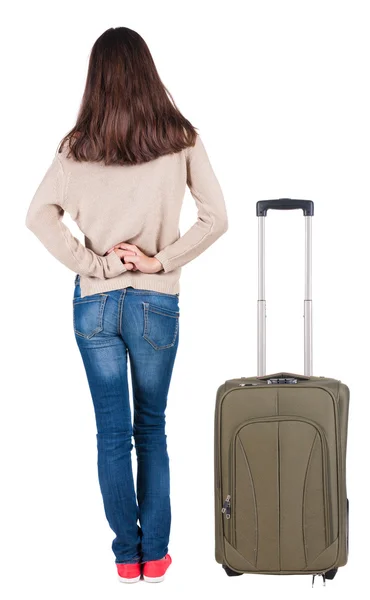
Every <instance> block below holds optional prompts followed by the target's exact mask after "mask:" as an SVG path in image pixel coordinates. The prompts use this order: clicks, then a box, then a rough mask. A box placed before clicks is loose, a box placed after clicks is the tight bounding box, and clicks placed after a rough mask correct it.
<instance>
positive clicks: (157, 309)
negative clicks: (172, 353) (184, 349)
mask: <svg viewBox="0 0 370 600" xmlns="http://www.w3.org/2000/svg"><path fill="white" fill-rule="evenodd" d="M143 308H144V333H143V337H144V339H146V341H147V342H149V344H150V345H151V346H153V348H155V350H164V349H165V348H172V347H173V346H174V345H175V343H176V339H177V335H178V331H179V316H180V312H179V311H177V310H172V309H169V308H167V307H166V308H164V307H163V306H157V305H156V304H153V303H152V302H143Z"/></svg>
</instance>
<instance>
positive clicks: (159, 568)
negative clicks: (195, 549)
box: [143, 554, 172, 583]
mask: <svg viewBox="0 0 370 600" xmlns="http://www.w3.org/2000/svg"><path fill="white" fill-rule="evenodd" d="M171 563H172V558H171V557H170V555H169V554H166V556H165V557H164V558H160V559H159V560H149V561H148V562H146V563H144V566H143V577H144V581H148V582H149V583H158V582H159V581H163V579H164V575H165V573H166V571H167V569H168V567H169V566H170V564H171Z"/></svg>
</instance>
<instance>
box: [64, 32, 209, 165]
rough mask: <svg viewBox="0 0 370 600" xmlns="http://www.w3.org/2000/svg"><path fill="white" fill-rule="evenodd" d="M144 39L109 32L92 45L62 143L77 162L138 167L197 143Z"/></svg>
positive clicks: (194, 130)
mask: <svg viewBox="0 0 370 600" xmlns="http://www.w3.org/2000/svg"><path fill="white" fill-rule="evenodd" d="M196 136H197V132H196V128H195V127H193V125H192V124H191V123H190V122H189V121H188V120H187V119H185V117H184V116H183V115H182V114H181V112H180V111H179V109H178V108H177V106H176V104H175V101H174V99H173V98H172V96H171V94H170V92H169V91H168V90H167V88H166V87H165V85H164V84H163V83H162V81H161V79H160V77H159V74H158V71H157V69H156V66H155V64H154V61H153V58H152V55H151V53H150V51H149V48H148V46H147V44H146V43H145V41H144V40H143V38H142V37H141V36H140V35H139V34H138V33H136V31H133V30H132V29H129V28H128V27H111V28H110V29H107V30H106V31H105V32H104V33H103V34H102V35H101V36H100V37H99V38H98V39H97V40H96V42H95V43H94V45H93V47H92V50H91V54H90V59H89V67H88V72H87V78H86V85H85V90H84V94H83V98H82V102H81V106H80V110H79V113H78V116H77V121H76V124H75V126H74V127H73V128H72V129H71V130H70V131H69V132H68V133H67V135H66V136H65V137H64V138H63V139H62V140H61V142H60V145H59V152H61V151H62V148H63V145H64V143H66V142H68V144H69V154H68V156H71V155H72V157H73V158H74V159H75V160H77V161H97V162H100V161H103V162H104V164H106V165H113V164H121V165H134V164H139V163H144V162H148V161H150V160H152V159H154V158H158V157H159V156H163V155H164V154H171V153H173V152H179V151H180V150H183V149H184V148H186V147H188V146H193V145H194V144H195V140H196Z"/></svg>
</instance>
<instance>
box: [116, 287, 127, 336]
mask: <svg viewBox="0 0 370 600" xmlns="http://www.w3.org/2000/svg"><path fill="white" fill-rule="evenodd" d="M125 295H126V290H125V289H123V290H122V294H121V295H120V297H119V301H118V319H117V328H118V335H121V331H122V310H123V301H124V299H125Z"/></svg>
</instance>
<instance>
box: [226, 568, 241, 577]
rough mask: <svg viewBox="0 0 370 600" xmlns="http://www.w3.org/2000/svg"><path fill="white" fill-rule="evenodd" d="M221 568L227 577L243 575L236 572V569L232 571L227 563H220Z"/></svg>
mask: <svg viewBox="0 0 370 600" xmlns="http://www.w3.org/2000/svg"><path fill="white" fill-rule="evenodd" d="M222 568H223V569H225V572H226V575H228V576H229V577H236V576H237V575H243V573H238V572H237V571H233V569H230V567H228V566H227V565H222Z"/></svg>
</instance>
